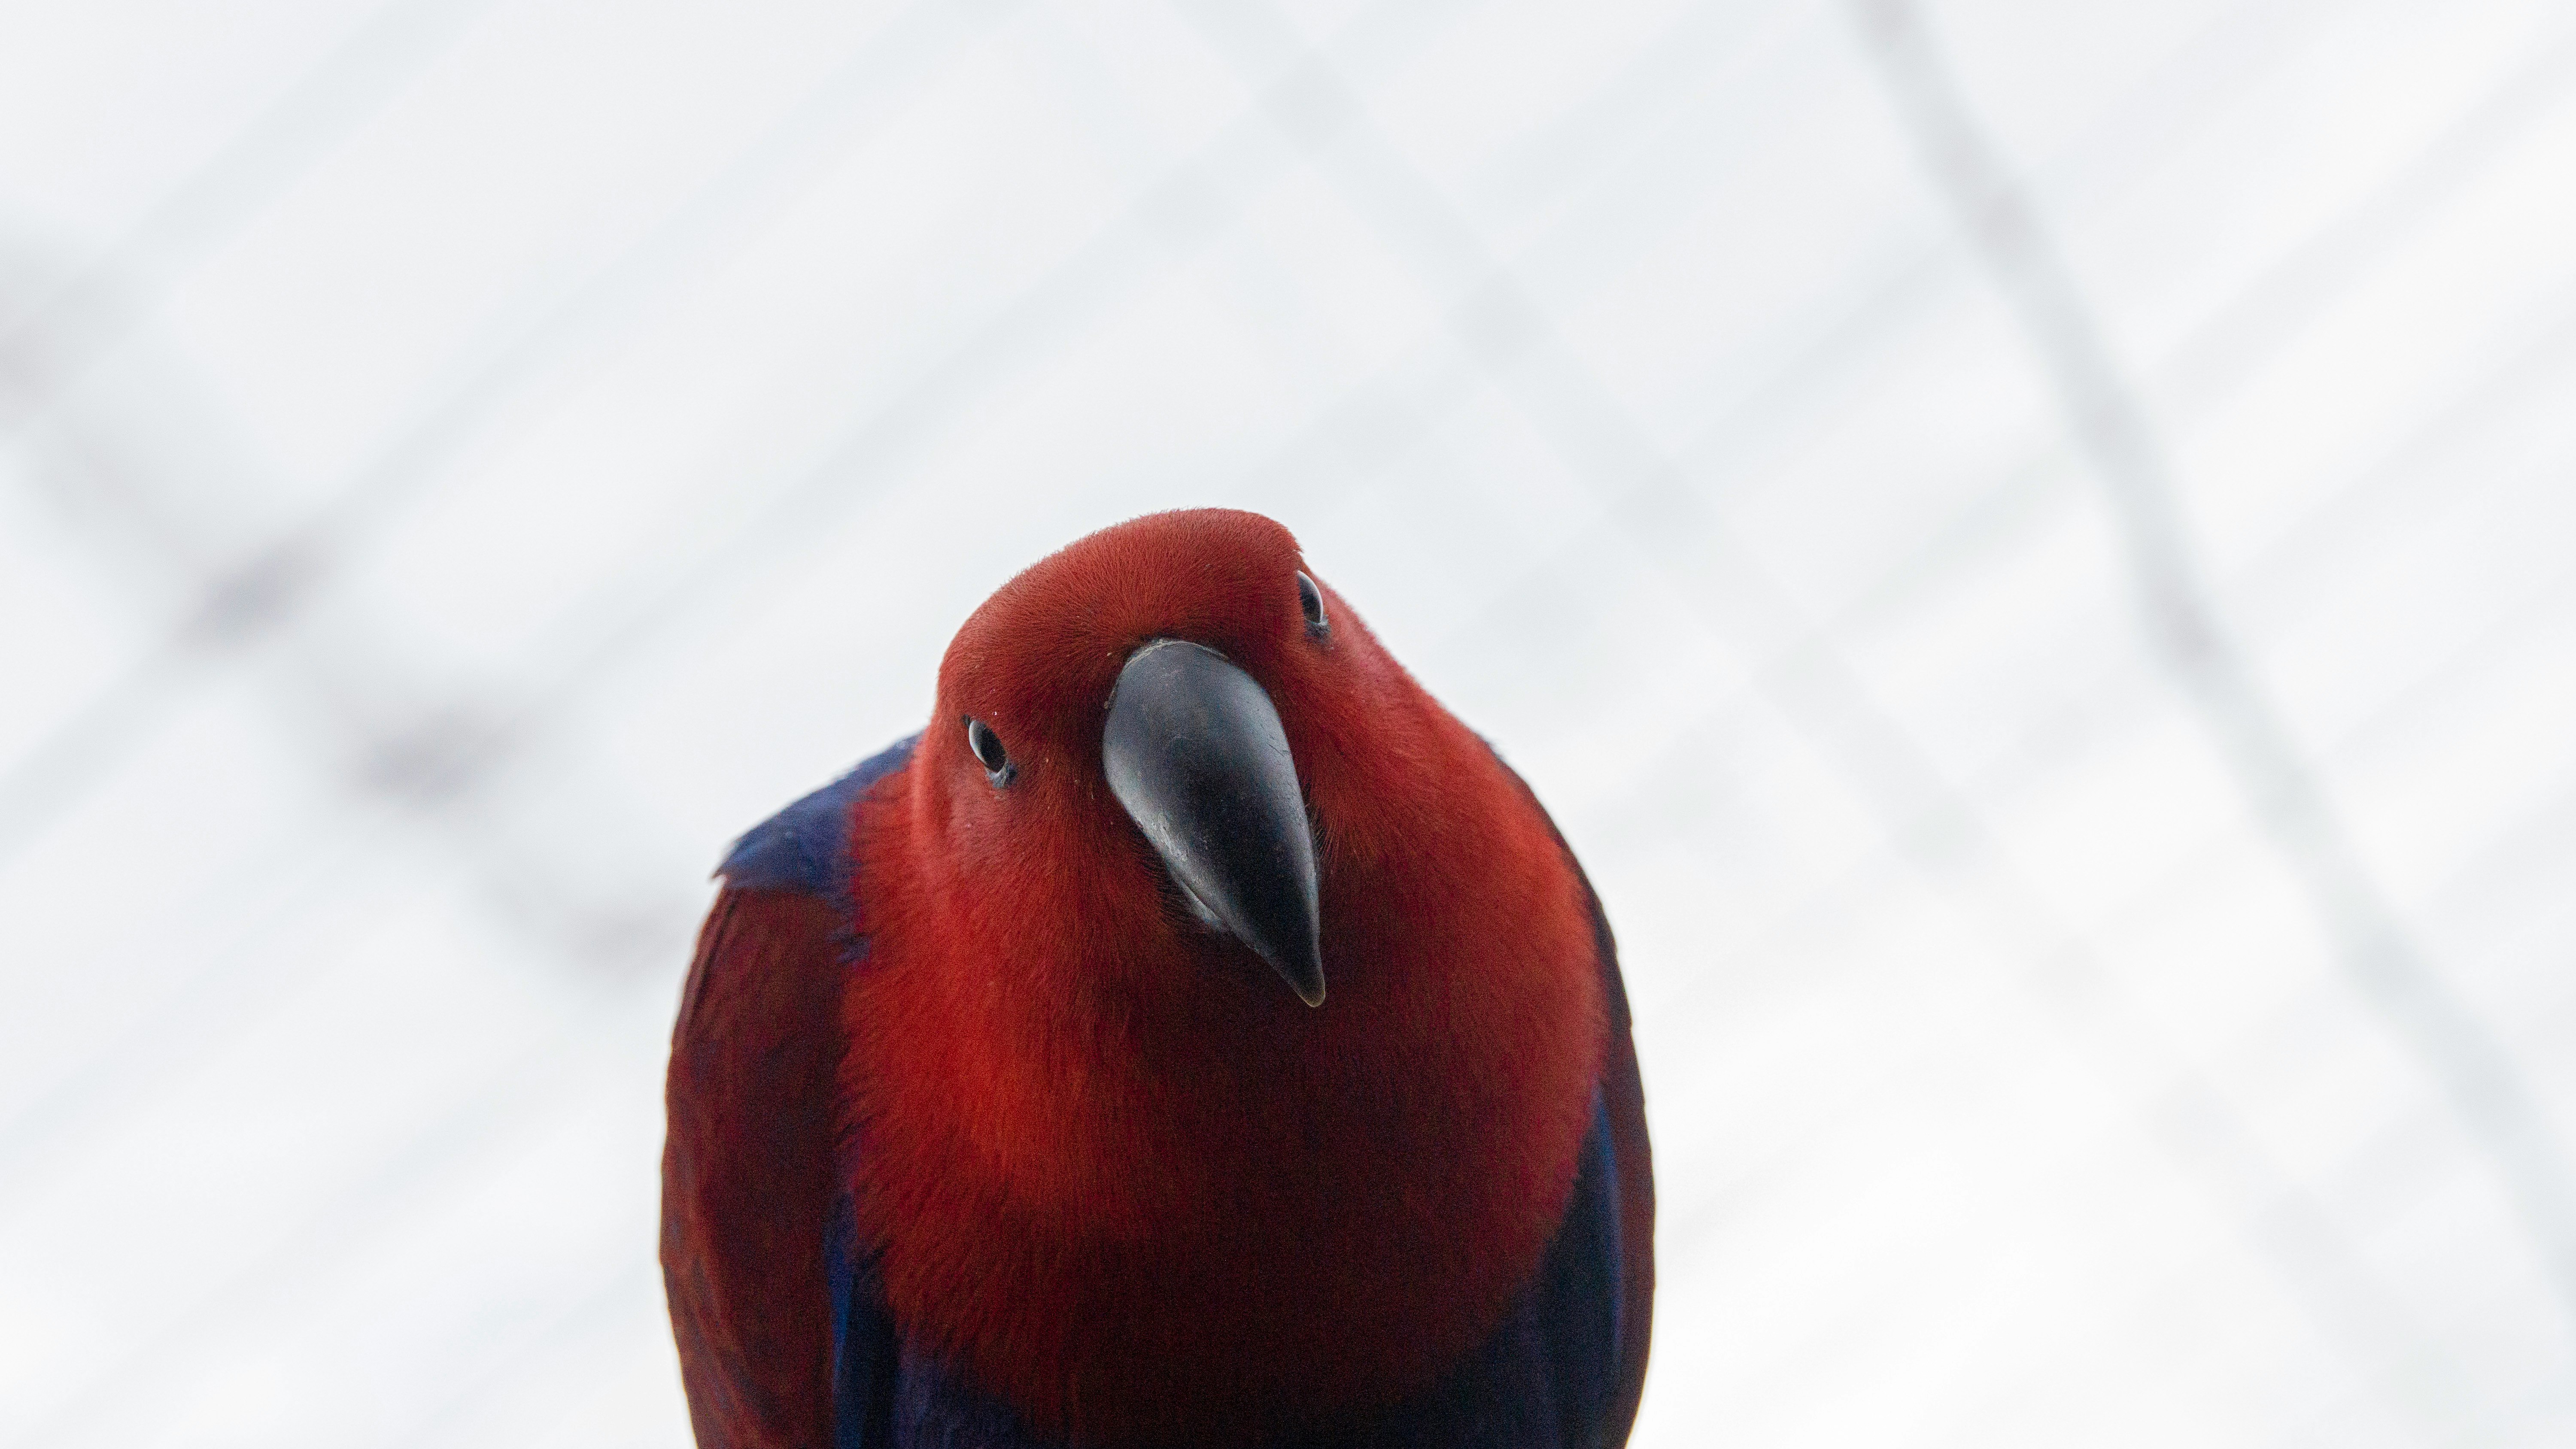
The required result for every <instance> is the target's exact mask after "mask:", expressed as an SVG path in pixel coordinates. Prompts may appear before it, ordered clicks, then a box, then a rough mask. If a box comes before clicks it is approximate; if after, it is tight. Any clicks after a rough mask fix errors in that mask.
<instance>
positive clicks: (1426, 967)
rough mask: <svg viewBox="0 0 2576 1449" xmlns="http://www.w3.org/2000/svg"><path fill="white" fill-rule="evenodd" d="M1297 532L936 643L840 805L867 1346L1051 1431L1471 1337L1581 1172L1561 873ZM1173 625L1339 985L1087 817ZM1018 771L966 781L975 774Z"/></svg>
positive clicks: (1579, 981) (1188, 1408)
mask: <svg viewBox="0 0 2576 1449" xmlns="http://www.w3.org/2000/svg"><path fill="white" fill-rule="evenodd" d="M1303 568H1304V563H1303V560H1302V558H1301V557H1300V555H1299V552H1298V548H1297V543H1296V540H1295V539H1294V538H1292V537H1291V536H1290V535H1289V534H1288V532H1287V530H1285V529H1283V528H1281V527H1280V526H1279V525H1277V524H1275V523H1272V522H1270V521H1269V520H1267V519H1264V518H1261V517H1258V516H1256V515H1253V514H1248V513H1237V512H1231V511H1222V510H1204V511H1194V512H1186V513H1168V514H1159V515H1155V516H1152V517H1148V518H1142V519H1137V520H1135V521H1133V522H1130V523H1127V524H1123V525H1120V526H1118V527H1116V528H1111V529H1108V530H1105V531H1103V532H1101V533H1097V534H1094V535H1092V536H1091V537H1089V538H1086V539H1083V540H1081V541H1080V542H1078V543H1075V544H1073V545H1072V546H1070V547H1068V548H1066V549H1064V550H1063V551H1061V552H1059V553H1057V554H1055V555H1053V556H1051V557H1049V558H1047V559H1045V560H1043V561H1041V562H1040V563H1038V564H1037V565H1035V566H1034V567H1032V568H1030V569H1029V570H1028V571H1027V572H1025V573H1023V574H1021V575H1020V576H1019V577H1018V578H1016V579H1014V580H1012V581H1011V582H1010V583H1009V584H1007V585H1005V586H1004V587H1003V588H1002V590H1001V591H1000V592H999V593H997V594H995V595H994V596H993V597H992V598H991V599H990V600H989V601H987V602H986V603H985V604H984V606H983V607H982V608H980V609H978V610H976V612H975V614H974V615H973V617H971V618H969V619H968V620H967V621H966V625H965V627H964V628H963V629H961V630H960V631H959V632H958V635H957V638H956V641H955V642H954V643H953V644H952V645H950V647H949V650H948V655H947V658H946V659H945V661H943V663H942V664H941V666H940V672H939V701H938V710H937V713H936V714H935V715H934V717H933V719H932V722H931V727H930V729H929V731H928V732H927V733H926V734H925V735H924V736H923V739H922V743H921V745H920V747H919V751H918V753H917V754H916V755H915V757H914V759H913V762H912V765H911V767H910V769H909V770H908V771H907V772H906V774H905V775H904V776H903V777H902V779H901V780H899V781H898V782H896V783H894V784H893V785H891V786H890V787H889V789H888V790H887V791H886V792H883V793H882V794H881V795H880V796H879V797H878V798H877V799H876V800H875V801H874V802H873V803H872V804H871V805H868V806H865V807H863V808H862V811H861V814H860V817H859V820H858V827H859V836H858V845H857V849H858V851H859V856H860V861H859V871H860V875H861V878H862V879H863V880H864V881H865V891H864V897H865V901H866V905H865V906H864V908H863V910H864V918H863V919H862V920H861V921H860V922H859V925H860V928H861V929H862V930H863V931H865V932H866V933H867V934H868V936H869V938H870V946H869V954H868V958H867V963H866V965H865V967H864V968H863V969H862V970H860V971H859V972H858V973H856V974H855V975H854V976H853V978H852V984H851V985H850V987H849V989H848V993H847V998H846V1000H845V1003H844V1007H845V1011H844V1015H845V1022H846V1025H847V1027H848V1032H849V1037H850V1052H849V1056H848V1058H847V1061H846V1063H845V1066H844V1068H843V1079H844V1080H843V1089H844V1091H843V1095H844V1099H845V1103H846V1106H847V1110H848V1111H849V1113H850V1120H849V1122H848V1123H847V1124H846V1127H847V1130H849V1131H850V1132H851V1133H852V1134H854V1137H855V1141H856V1143H857V1145H858V1150H857V1152H856V1154H855V1160H856V1161H857V1163H858V1167H857V1177H858V1180H857V1181H856V1182H855V1183H854V1184H853V1187H854V1190H855V1192H856V1197H857V1202H858V1204H859V1219H860V1227H861V1230H862V1233H863V1234H864V1235H865V1236H866V1237H867V1238H869V1239H870V1240H872V1241H873V1242H874V1243H875V1244H876V1245H877V1246H878V1247H879V1248H880V1249H881V1252H882V1255H883V1256H882V1259H881V1262H880V1271H881V1273H882V1276H883V1282H884V1285H885V1290H886V1294H887V1298H888V1301H889V1303H890V1305H891V1307H892V1310H893V1313H894V1315H895V1318H896V1321H897V1322H898V1324H899V1325H900V1326H901V1327H902V1328H903V1329H904V1330H905V1331H906V1332H907V1333H908V1334H910V1335H913V1336H914V1337H915V1338H916V1339H917V1340H918V1341H921V1342H924V1343H927V1344H929V1345H931V1346H933V1347H934V1348H935V1349H937V1350H939V1351H942V1352H945V1353H947V1354H949V1355H952V1356H953V1357H954V1358H955V1359H957V1360H958V1361H959V1362H960V1364H961V1365H962V1366H963V1367H964V1368H965V1370H966V1371H967V1372H968V1373H969V1374H970V1375H971V1376H972V1377H973V1378H975V1379H976V1380H978V1381H980V1382H981V1383H983V1384H984V1385H985V1386H986V1387H987V1388H988V1389H990V1390H992V1391H994V1392H996V1393H998V1394H1000V1395H1001V1396H1002V1397H1004V1398H1005V1399H1006V1400H1008V1401H1009V1402H1011V1403H1013V1404H1014V1405H1016V1406H1018V1407H1019V1408H1020V1410H1021V1411H1022V1412H1023V1413H1024V1414H1025V1415H1026V1416H1027V1417H1028V1418H1029V1420H1030V1421H1031V1422H1032V1423H1033V1424H1034V1425H1035V1426H1037V1427H1038V1428H1040V1429H1041V1430H1046V1431H1051V1432H1057V1433H1065V1434H1069V1435H1072V1436H1074V1437H1076V1438H1077V1439H1101V1438H1111V1437H1121V1436H1135V1437H1139V1438H1145V1439H1158V1438H1177V1437H1182V1436H1186V1435H1190V1434H1193V1433H1199V1432H1206V1431H1209V1430H1213V1429H1225V1430H1229V1431H1235V1432H1236V1433H1237V1434H1238V1436H1240V1434H1241V1432H1242V1431H1245V1430H1249V1429H1255V1428H1259V1427H1281V1428H1284V1427H1289V1426H1293V1425H1298V1424H1307V1423H1314V1422H1318V1421H1324V1420H1329V1419H1332V1418H1334V1417H1337V1416H1339V1415H1342V1414H1346V1413H1353V1412H1357V1411H1360V1410H1362V1409H1365V1408H1366V1407H1368V1406H1372V1405H1375V1404H1379V1403H1384V1402H1388V1401H1391V1400H1393V1399H1395V1398H1398V1397H1400V1396H1402V1395H1404V1394H1407V1393H1410V1392H1413V1391H1416V1390H1418V1389H1420V1388H1422V1387H1424V1386H1426V1385H1427V1384H1429V1383H1430V1382H1431V1381H1432V1380H1433V1379H1434V1378H1435V1377H1436V1376H1437V1375H1438V1373H1439V1372H1440V1371H1441V1369H1442V1368H1444V1367H1445V1366H1446V1365H1447V1364H1448V1363H1449V1362H1451V1361H1452V1360H1454V1359H1455V1358H1456V1357H1458V1356H1459V1355H1460V1354H1461V1353H1463V1352H1464V1351H1466V1350H1467V1349H1468V1348H1470V1347H1471V1346H1473V1345H1474V1344H1475V1343H1476V1342H1477V1341H1478V1340H1479V1339H1480V1338H1481V1337H1482V1336H1483V1335H1484V1334H1485V1333H1486V1332H1488V1331H1489V1330H1490V1329H1491V1328H1492V1327H1493V1325H1494V1323H1495V1322H1496V1321H1497V1319H1498V1318H1499V1316H1500V1314H1501V1312H1502V1310H1503V1308H1504V1307H1505V1305H1506V1303H1507V1301H1508V1299H1509V1297H1510V1295H1511V1294H1512V1292H1513V1291H1514V1290H1515V1289H1516V1288H1517V1287H1518V1286H1519V1285H1520V1284H1521V1282H1522V1281H1523V1280H1524V1279H1526V1278H1527V1277H1528V1276H1529V1274H1530V1273H1531V1271H1532V1270H1533V1268H1534V1267H1535V1265H1536V1264H1537V1262H1538V1260H1539V1256H1540V1253H1541V1251H1542V1250H1543V1249H1544V1247H1545V1246H1546V1242H1547V1239H1548V1236H1549V1234H1550V1232H1551V1231H1552V1229H1553V1227H1554V1225H1555V1223H1556V1221H1557V1219H1558V1217H1559V1215H1560V1213H1561V1211H1562V1208H1563V1204H1564V1202H1565V1199H1566V1193H1567V1191H1568V1189H1569V1187H1570V1185H1571V1182H1572V1180H1573V1176H1574V1171H1575V1157H1576V1150H1577V1148H1578V1146H1579V1144H1580V1141H1581V1138H1582V1136H1583V1133H1584V1130H1585V1127H1586V1125H1587V1122H1588V1111H1589V1106H1590V1101H1591V1095H1592V1089H1593V1082H1594V1080H1595V1077H1596V1074H1597V1072H1598V1070H1599V1065H1600V1062H1601V1056H1602V1052H1603V1049H1604V1034H1605V1031H1606V1025H1605V1017H1604V1012H1605V1008H1604V1005H1603V1002H1602V997H1601V985H1600V980H1599V976H1598V974H1597V968H1596V965H1595V956H1594V941H1593V934H1592V925H1591V922H1590V919H1589V916H1588V913H1587V910H1586V907H1585V905H1584V900H1583V895H1582V889H1581V886H1580V885H1579V883H1578V880H1577V877H1576V875H1575V873H1574V871H1573V869H1572V867H1571V865H1570V864H1569V863H1568V862H1567V860H1566V859H1565V857H1564V855H1563V852H1562V850H1561V848H1560V847H1559V845H1558V844H1557V842H1556V840H1555V838H1554V836H1553V834H1552V833H1551V831H1550V830H1549V828H1548V826H1547V824H1546V822H1545V820H1544V818H1543V817H1542V816H1541V815H1540V814H1539V812H1538V811H1537V809H1536V807H1535V806H1534V805H1533V804H1532V803H1531V802H1530V801H1529V799H1528V797H1527V796H1526V795H1525V794H1524V793H1523V792H1522V791H1521V790H1520V789H1519V788H1518V787H1517V785H1516V783H1515V782H1514V781H1513V780H1512V778H1511V777H1510V775H1509V774H1508V773H1507V772H1506V771H1505V770H1504V769H1503V768H1502V766H1501V765H1500V763H1499V762H1497V761H1496V760H1495V759H1494V757H1493V755H1492V754H1491V753H1490V752H1489V751H1488V750H1487V749H1486V747H1485V746H1484V744H1483V742H1482V741H1480V740H1478V739H1477V738H1476V736H1475V735H1474V734H1472V733H1470V732H1469V731H1468V730H1467V729H1466V728H1465V727H1464V726H1463V725H1461V724H1459V723H1458V721H1457V720H1455V719H1453V718H1452V717H1451V716H1450V715H1449V714H1448V712H1447V711H1445V710H1443V709H1442V708H1441V707H1440V706H1439V705H1438V704H1437V703H1436V702H1434V701H1433V700H1432V699H1431V697H1430V696H1429V695H1428V694H1426V693H1424V692H1423V690H1422V688H1421V687H1420V686H1419V685H1418V684H1416V683H1415V682H1414V680H1413V679H1412V677H1411V676H1410V675H1408V674H1407V673H1406V672H1405V671H1404V670H1403V669H1402V668H1401V667H1400V666H1398V665H1397V664H1396V663H1395V662H1394V660H1392V659H1391V658H1389V657H1388V656H1387V654H1386V653H1385V651H1384V650H1382V649H1381V648H1380V647H1379V646H1378V643H1377V640H1376V639H1375V638H1374V637H1373V636H1371V635H1370V633H1369V631H1368V629H1367V627H1366V626H1365V625H1363V624H1362V623H1361V622H1360V620H1359V618H1358V616H1357V615H1355V614H1353V613H1352V612H1351V611H1350V610H1349V609H1348V608H1347V607H1346V606H1344V605H1343V604H1342V602H1341V600H1340V599H1339V597H1338V596H1336V595H1334V594H1333V593H1332V592H1331V591H1330V590H1329V589H1325V590H1323V597H1324V600H1325V607H1326V609H1327V611H1328V614H1329V618H1330V621H1331V627H1330V630H1329V632H1327V633H1325V634H1323V635H1321V636H1320V637H1319V636H1318V635H1316V634H1315V633H1313V632H1311V631H1309V630H1308V629H1307V627H1306V625H1305V620H1304V617H1303V614H1302V612H1301V609H1300V602H1299V594H1298V586H1297V574H1298V572H1299V571H1300V570H1301V569H1303ZM1165 638H1170V639H1185V640H1191V641H1194V642H1197V643H1200V644H1204V645H1206V646H1208V647H1209V648H1212V649H1215V650H1217V651H1218V652H1220V653H1222V654H1223V655H1225V656H1226V657H1227V658H1228V659H1231V660H1232V661H1233V662H1234V663H1235V664H1237V665H1239V666H1240V667H1241V668H1242V669H1244V670H1245V671H1247V672H1248V673H1250V674H1251V675H1252V677H1253V678H1254V679H1256V680H1257V681H1259V683H1260V684H1261V685H1262V687H1263V688H1264V689H1265V690H1267V691H1268V693H1269V695H1270V697H1271V699H1272V701H1273V702H1274V704H1275V706H1276V708H1277V710H1278V713H1279V717H1280V720H1281V722H1282V725H1283V726H1284V728H1285V730H1286V733H1287V736H1288V741H1289V745H1290V748H1291V751H1292V753H1293V754H1294V756H1295V759H1296V767H1297V773H1298V776H1299V778H1300V780H1301V782H1302V784H1303V786H1304V788H1305V791H1306V796H1307V805H1308V809H1309V812H1310V814H1311V818H1312V822H1313V825H1314V829H1315V838H1316V852H1317V858H1318V866H1319V872H1320V883H1321V903H1322V924H1323V934H1322V941H1323V961H1324V968H1325V972H1326V974H1327V978H1328V980H1329V982H1330V986H1331V995H1330V998H1329V1000H1328V1001H1327V1002H1326V1003H1325V1004H1324V1005H1323V1006H1322V1007H1320V1008H1313V1009H1310V1008H1308V1007H1307V1006H1305V1005H1303V1004H1302V1003H1301V1002H1299V1001H1298V1000H1297V998H1296V997H1295V996H1294V995H1292V994H1291V993H1290V992H1289V991H1288V990H1287V989H1285V988H1284V987H1283V986H1282V984H1281V982H1280V981H1279V980H1278V978H1277V977H1276V976H1274V975H1273V974H1272V972H1271V970H1270V969H1269V968H1268V967H1267V966H1265V965H1263V964H1262V963H1261V962H1260V961H1259V960H1258V959H1257V958H1255V957H1254V956H1253V955H1252V953H1251V952H1250V951H1248V950H1247V949H1245V948H1244V947H1243V946H1242V945H1240V944H1238V943H1236V942H1235V941H1233V940H1232V939H1230V938H1228V937H1225V936H1222V935H1219V934H1217V933H1215V932H1213V931H1211V930H1209V929H1208V928H1206V927H1205V926H1203V925H1201V924H1200V923H1199V922H1198V921H1197V920H1195V919H1194V918H1193V917H1192V915H1191V914H1190V912H1189V911H1188V910H1187V908H1186V907H1185V905H1184V904H1183V903H1182V902H1181V901H1180V900H1179V899H1177V897H1176V893H1175V891H1174V890H1173V888H1172V887H1171V886H1170V884H1169V882H1168V880H1167V878H1166V875H1165V872H1164V870H1163V867H1162V865H1161V863H1160V861H1159V860H1158V859H1157V857H1156V856H1155V854H1154V852H1153V850H1152V849H1151V848H1150V847H1149V846H1148V845H1147V844H1146V843H1145V841H1144V839H1143V838H1142V837H1141V836H1140V835H1139V833H1138V831H1137V829H1136V827H1135V825H1134V824H1133V823H1132V822H1131V821H1130V820H1129V819H1128V817H1127V815H1126V814H1125V813H1124V812H1123V811H1122V809H1121V807H1120V806H1119V804H1118V802H1117V801H1116V800H1115V799H1114V798H1113V797H1112V796H1111V793H1110V790H1109V788H1108V785H1107V783H1106V781H1105V780H1104V779H1103V776H1102V768H1101V730H1102V721H1103V718H1104V714H1105V711H1106V709H1107V706H1108V701H1109V697H1110V691H1111V689H1112V687H1113V686H1114V684H1115V683H1116V681H1117V679H1118V675H1119V670H1120V668H1121V666H1122V665H1123V664H1124V662H1125V661H1126V659H1127V658H1128V656H1129V655H1130V654H1132V653H1133V652H1134V651H1135V650H1136V649H1137V648H1138V647H1139V646H1140V645H1143V644H1145V643H1147V642H1149V641H1151V640H1155V639H1165ZM970 717H971V718H974V719H977V720H981V721H982V722H983V723H985V724H986V725H988V726H990V727H991V729H992V730H993V731H995V732H996V734H997V735H998V736H999V737H1000V739H1001V741H1002V742H1003V743H1004V744H1005V746H1006V747H1007V748H1008V750H1009V752H1010V757H1011V759H1012V761H1013V766H1014V772H1015V773H1014V775H1013V777H1012V779H1011V781H1010V783H1009V785H1008V787H1007V788H997V787H996V786H995V785H994V784H993V782H992V780H991V779H990V778H989V777H988V774H987V771H986V769H985V767H984V765H983V764H982V763H981V762H979V761H978V760H977V759H976V758H975V756H974V754H973V753H972V752H971V750H970V749H969V747H968V743H967V737H966V729H965V724H964V721H965V720H966V719H968V718H970Z"/></svg>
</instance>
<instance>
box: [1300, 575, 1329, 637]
mask: <svg viewBox="0 0 2576 1449" xmlns="http://www.w3.org/2000/svg"><path fill="white" fill-rule="evenodd" d="M1297 606H1298V607H1299V608H1301V609H1303V610H1305V611H1306V632H1307V633H1309V634H1312V635H1314V636H1315V637H1316V638H1318V639H1321V638H1323V637H1324V636H1325V635H1326V634H1328V633H1330V632H1332V628H1333V621H1332V620H1330V619H1327V618H1325V617H1324V591H1323V590H1322V589H1319V588H1316V587H1315V581H1314V580H1313V579H1310V578H1308V577H1306V576H1305V574H1303V573H1300V574H1298V575H1297Z"/></svg>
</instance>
